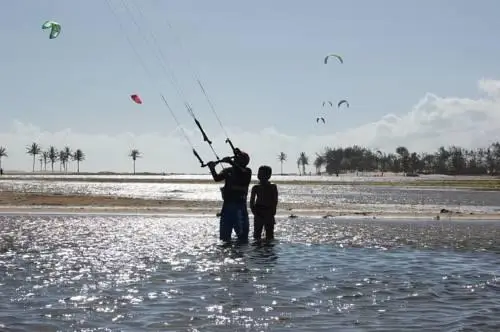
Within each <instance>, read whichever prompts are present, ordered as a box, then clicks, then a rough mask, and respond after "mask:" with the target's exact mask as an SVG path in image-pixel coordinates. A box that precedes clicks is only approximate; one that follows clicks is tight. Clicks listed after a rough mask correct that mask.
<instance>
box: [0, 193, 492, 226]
mask: <svg viewBox="0 0 500 332" xmlns="http://www.w3.org/2000/svg"><path fill="white" fill-rule="evenodd" d="M221 205H222V202H221V201H198V200H175V199H168V200H154V199H139V198H125V197H110V196H90V195H57V194H41V193H21V192H8V191H3V192H0V214H1V213H9V214H12V213H21V214H22V213H30V214H33V213H118V214H122V213H134V214H136V213H137V214H141V213H145V214H158V215H178V214H182V215H184V214H185V215H191V214H196V215H207V216H215V215H216V214H217V213H218V212H219V211H220V208H221ZM277 215H278V216H281V217H292V218H293V217H302V216H310V217H323V218H329V217H342V216H350V217H352V216H360V217H372V218H416V219H427V220H428V219H436V218H441V219H446V220H448V219H454V220H455V219H467V220H500V212H499V213H474V214H470V213H460V212H454V211H450V212H447V213H440V211H429V212H417V211H412V207H411V206H410V205H408V207H407V208H406V209H402V210H401V211H399V212H392V211H391V212H388V211H383V210H380V211H369V212H367V210H366V208H364V207H363V205H351V206H342V207H340V206H335V205H334V204H333V205H330V206H327V205H320V204H307V205H304V204H298V203H280V204H279V208H278V211H277ZM438 216H439V217H438Z"/></svg>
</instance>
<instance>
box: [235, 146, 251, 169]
mask: <svg viewBox="0 0 500 332" xmlns="http://www.w3.org/2000/svg"><path fill="white" fill-rule="evenodd" d="M234 150H235V155H234V162H235V163H236V164H237V165H238V166H241V167H247V165H248V164H249V163H250V156H249V155H248V154H247V153H245V152H243V151H241V150H240V149H238V148H236V149H234Z"/></svg>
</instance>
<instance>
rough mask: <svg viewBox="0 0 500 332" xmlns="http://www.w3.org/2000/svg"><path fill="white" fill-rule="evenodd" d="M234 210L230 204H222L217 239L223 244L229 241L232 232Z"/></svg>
mask: <svg viewBox="0 0 500 332" xmlns="http://www.w3.org/2000/svg"><path fill="white" fill-rule="evenodd" d="M233 223H234V209H232V208H231V204H228V203H224V204H223V205H222V211H221V214H220V225H219V239H220V240H221V241H224V242H229V241H231V233H232V231H233Z"/></svg>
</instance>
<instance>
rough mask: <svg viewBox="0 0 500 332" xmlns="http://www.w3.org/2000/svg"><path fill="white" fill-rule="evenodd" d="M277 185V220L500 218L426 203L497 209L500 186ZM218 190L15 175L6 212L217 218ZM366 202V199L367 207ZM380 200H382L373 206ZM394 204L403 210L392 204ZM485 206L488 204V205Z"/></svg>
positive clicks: (425, 182)
mask: <svg viewBox="0 0 500 332" xmlns="http://www.w3.org/2000/svg"><path fill="white" fill-rule="evenodd" d="M276 178H277V179H275V180H274V181H275V183H277V185H278V187H279V188H280V191H281V193H282V195H281V197H280V203H279V206H278V211H277V215H278V216H282V217H290V216H291V217H296V216H310V217H324V218H328V217H342V216H371V217H376V218H377V217H378V218H382V217H387V218H391V217H401V218H425V219H428V218H440V217H443V216H446V217H447V218H451V217H453V218H454V219H464V218H466V219H471V218H472V219H485V220H486V219H496V218H500V208H498V209H496V207H495V206H494V207H493V208H490V209H484V208H477V209H474V208H471V207H474V205H469V202H467V201H466V200H465V199H464V201H463V202H459V203H458V204H457V202H456V201H457V199H456V198H453V199H452V201H453V202H454V203H455V204H454V205H451V204H449V203H448V202H445V201H444V202H443V204H429V203H432V202H433V203H436V202H434V201H435V200H434V199H432V198H431V199H428V202H426V200H427V198H428V197H432V195H434V196H435V197H437V198H440V197H441V198H442V196H444V195H448V196H450V195H457V193H465V196H467V194H469V195H473V194H471V193H473V192H476V194H478V195H481V197H490V198H491V199H490V200H491V201H492V202H494V201H495V199H496V197H497V196H498V193H497V192H496V186H497V185H498V183H499V180H498V179H490V178H484V177H458V178H457V177H427V178H425V177H424V178H405V177H401V176H394V175H392V176H391V175H389V176H386V177H385V179H384V181H381V180H380V177H378V176H364V177H359V176H358V177H355V176H350V177H347V176H341V177H325V176H323V177H314V176H304V177H297V176H295V177H293V176H282V177H279V176H277V177H276ZM253 181H254V182H255V179H253ZM439 184H441V186H440V185H439ZM219 186H220V185H219V184H216V183H214V182H213V181H212V180H211V179H210V178H209V177H207V176H204V175H191V176H190V175H167V176H158V175H138V176H131V175H98V174H87V175H53V174H43V175H36V174H35V175H33V174H16V175H11V176H8V177H6V176H4V177H2V178H1V179H0V212H9V213H12V212H15V211H19V212H23V211H24V212H29V211H31V212H33V211H39V212H49V211H53V212H57V211H59V212H61V211H64V212H70V211H71V212H78V213H86V212H89V213H90V212H96V211H100V212H108V213H110V212H116V213H149V214H151V213H153V214H161V215H169V214H179V213H181V214H188V215H190V214H196V215H207V216H214V215H216V214H217V213H218V212H219V211H220V208H221V205H222V201H221V198H220V197H219V196H220V192H219ZM415 190H419V192H418V194H417V196H415V195H414V196H415V197H414V198H413V200H407V201H404V200H403V201H401V202H398V201H397V198H394V197H388V199H387V200H386V201H384V199H383V196H384V195H387V193H390V195H393V196H394V195H398V196H401V195H403V196H408V195H410V194H412V193H414V192H415ZM370 191H373V192H372V193H370ZM368 194H370V195H369V196H368ZM349 195H350V196H349ZM363 196H366V198H367V199H366V200H363ZM349 197H353V199H349ZM373 197H378V198H380V199H379V201H373ZM464 198H467V197H464ZM394 200H396V201H395V202H394V203H396V204H388V203H389V202H388V201H394ZM478 201H480V202H483V201H484V198H480V199H478ZM498 201H499V202H500V199H499V200H498ZM498 205H500V203H498Z"/></svg>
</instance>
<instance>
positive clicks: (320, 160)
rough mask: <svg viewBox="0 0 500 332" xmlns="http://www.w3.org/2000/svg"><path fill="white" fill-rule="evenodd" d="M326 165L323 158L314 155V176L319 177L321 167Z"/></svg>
mask: <svg viewBox="0 0 500 332" xmlns="http://www.w3.org/2000/svg"><path fill="white" fill-rule="evenodd" d="M325 163H326V159H325V157H324V156H322V155H320V154H317V153H316V159H314V167H316V174H317V175H321V167H322V166H323V165H324V164H325Z"/></svg>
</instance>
